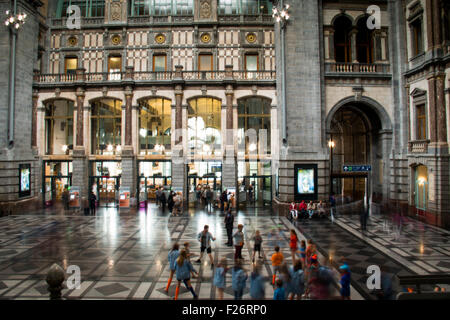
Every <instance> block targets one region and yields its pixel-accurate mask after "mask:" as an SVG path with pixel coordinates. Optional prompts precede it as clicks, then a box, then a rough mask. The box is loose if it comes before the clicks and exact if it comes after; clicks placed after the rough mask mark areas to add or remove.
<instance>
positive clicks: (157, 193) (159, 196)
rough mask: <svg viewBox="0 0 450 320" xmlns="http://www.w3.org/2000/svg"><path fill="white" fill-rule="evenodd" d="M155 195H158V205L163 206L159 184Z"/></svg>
mask: <svg viewBox="0 0 450 320" xmlns="http://www.w3.org/2000/svg"><path fill="white" fill-rule="evenodd" d="M155 197H156V205H157V206H158V207H161V202H160V198H161V188H160V187H159V186H157V187H156V192H155Z"/></svg>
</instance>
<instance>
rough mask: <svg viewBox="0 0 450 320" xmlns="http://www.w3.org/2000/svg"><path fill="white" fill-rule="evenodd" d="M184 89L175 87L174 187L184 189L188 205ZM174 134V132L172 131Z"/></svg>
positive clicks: (177, 189) (184, 200)
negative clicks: (184, 136) (184, 146)
mask: <svg viewBox="0 0 450 320" xmlns="http://www.w3.org/2000/svg"><path fill="white" fill-rule="evenodd" d="M182 103H183V89H182V87H181V85H177V86H176V87H175V131H174V134H175V144H174V145H173V147H172V188H174V189H175V190H176V191H180V190H182V191H183V204H184V206H185V207H186V206H187V196H188V193H187V192H188V190H187V188H186V184H187V183H186V180H187V170H186V164H185V161H184V159H185V157H186V156H187V155H186V154H185V153H184V148H183V145H184V142H185V141H184V140H187V139H186V138H187V137H186V138H185V139H183V134H184V133H186V132H185V131H183V106H182ZM172 134H173V133H172Z"/></svg>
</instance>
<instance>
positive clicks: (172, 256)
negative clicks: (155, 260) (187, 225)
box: [165, 243, 180, 292]
mask: <svg viewBox="0 0 450 320" xmlns="http://www.w3.org/2000/svg"><path fill="white" fill-rule="evenodd" d="M179 249H180V246H179V245H178V243H175V244H174V245H173V247H172V250H170V251H169V254H168V256H167V260H168V262H169V269H170V276H169V280H168V281H167V286H166V289H165V291H166V292H169V288H170V284H171V282H172V278H173V275H174V273H175V264H176V263H177V259H178V256H179V255H180V251H179Z"/></svg>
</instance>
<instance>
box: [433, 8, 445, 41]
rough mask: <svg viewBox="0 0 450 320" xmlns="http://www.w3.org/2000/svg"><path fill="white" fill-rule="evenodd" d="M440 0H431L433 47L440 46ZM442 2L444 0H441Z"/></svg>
mask: <svg viewBox="0 0 450 320" xmlns="http://www.w3.org/2000/svg"><path fill="white" fill-rule="evenodd" d="M440 2H441V0H433V36H434V38H433V42H434V47H438V48H439V47H441V46H442V27H441V25H442V19H441V4H440ZM442 2H444V1H442Z"/></svg>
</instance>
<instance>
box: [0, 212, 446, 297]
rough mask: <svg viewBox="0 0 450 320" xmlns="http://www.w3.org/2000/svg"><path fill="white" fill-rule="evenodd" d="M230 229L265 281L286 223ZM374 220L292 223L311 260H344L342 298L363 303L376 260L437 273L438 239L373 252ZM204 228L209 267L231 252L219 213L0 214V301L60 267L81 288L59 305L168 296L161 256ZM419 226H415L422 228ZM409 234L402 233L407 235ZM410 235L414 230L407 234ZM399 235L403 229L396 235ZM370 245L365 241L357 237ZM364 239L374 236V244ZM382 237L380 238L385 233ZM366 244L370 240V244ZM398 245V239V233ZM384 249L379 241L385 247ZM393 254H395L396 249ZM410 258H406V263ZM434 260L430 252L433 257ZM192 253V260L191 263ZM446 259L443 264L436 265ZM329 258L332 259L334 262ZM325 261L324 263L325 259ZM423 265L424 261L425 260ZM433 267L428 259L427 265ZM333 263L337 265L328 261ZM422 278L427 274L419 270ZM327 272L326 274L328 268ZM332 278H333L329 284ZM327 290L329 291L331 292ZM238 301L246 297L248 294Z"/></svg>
mask: <svg viewBox="0 0 450 320" xmlns="http://www.w3.org/2000/svg"><path fill="white" fill-rule="evenodd" d="M236 220H237V221H236V223H235V225H237V224H238V223H242V224H244V226H245V228H244V232H245V236H246V238H247V239H248V238H251V237H252V236H253V234H254V232H255V230H256V229H259V230H261V233H262V234H263V238H264V240H265V241H264V242H263V254H264V257H265V259H264V268H263V274H264V275H265V276H266V277H267V279H271V276H272V273H271V268H270V261H269V259H270V255H271V254H272V251H273V247H274V246H275V245H279V246H280V247H281V248H282V251H283V253H284V255H285V257H286V260H287V262H288V263H291V258H290V252H289V229H290V228H292V227H294V226H293V225H292V224H291V223H290V222H289V221H288V220H287V219H286V218H284V217H278V216H276V215H273V214H272V213H271V212H270V211H267V210H248V211H247V212H240V213H239V214H238V216H237V219H236ZM382 223H384V222H383V221H377V220H376V219H375V218H373V219H371V222H370V224H369V230H371V229H372V231H370V232H373V235H371V236H370V237H369V236H368V235H365V236H362V235H361V232H360V231H359V230H358V229H357V226H356V222H355V221H354V219H353V218H352V217H351V216H349V217H339V219H337V220H336V221H335V222H334V223H332V222H331V221H328V220H311V221H309V220H308V221H300V222H298V223H296V224H295V227H296V228H297V230H298V231H299V235H300V238H313V239H314V240H316V242H317V244H318V248H319V253H320V254H319V257H321V258H322V259H329V258H330V255H331V256H334V257H338V256H340V255H342V256H345V257H346V258H347V262H348V263H349V264H350V267H351V269H352V272H353V278H354V288H353V290H352V299H370V294H369V293H368V292H367V289H365V288H364V283H365V278H366V277H367V276H366V275H365V268H367V265H369V264H374V263H375V264H383V265H385V266H387V267H388V268H389V271H390V272H392V273H393V274H414V273H420V272H417V270H418V269H417V270H416V269H414V268H411V266H409V265H405V261H407V262H409V263H414V265H415V266H416V267H421V264H420V263H417V261H421V260H423V261H424V262H423V263H426V264H427V266H429V267H430V268H431V267H434V268H435V270H437V271H438V272H445V271H446V269H444V268H445V266H447V265H446V264H445V262H447V261H448V252H447V250H448V242H447V240H448V238H447V236H448V233H446V232H444V231H442V230H440V229H437V228H429V229H427V228H428V227H426V226H425V227H424V228H425V229H426V230H427V233H424V234H423V235H424V236H423V237H422V238H421V239H423V241H422V242H420V243H421V244H423V245H424V246H425V251H424V252H425V253H424V254H414V252H413V254H412V255H411V256H410V257H403V258H404V260H402V259H397V256H393V255H391V254H390V253H389V252H388V253H387V254H386V252H383V250H384V249H383V248H382V247H381V245H383V243H382V242H379V241H380V240H383V241H389V239H388V238H384V239H383V237H382V235H381V232H379V231H377V229H376V228H379V227H380V224H382ZM205 224H208V225H209V226H210V231H211V232H212V233H213V235H214V236H216V237H217V240H216V241H215V243H214V244H213V256H214V261H215V264H217V262H218V261H219V259H220V258H222V257H226V258H228V261H229V263H230V264H231V263H232V261H233V252H234V250H233V248H229V247H227V246H226V245H225V242H226V232H225V228H224V225H223V216H222V215H221V214H220V212H214V213H206V212H205V211H204V210H190V211H189V213H187V214H185V215H183V216H182V217H171V216H170V215H169V214H168V212H161V211H159V210H158V209H157V208H156V207H154V206H151V207H149V208H148V210H140V211H137V212H133V213H130V212H118V211H117V210H116V209H114V208H110V209H102V210H99V212H98V213H97V215H96V216H84V215H81V214H80V213H77V212H66V213H62V212H56V211H53V212H52V211H46V212H42V214H27V215H25V214H24V215H17V216H8V217H2V218H0V299H48V292H47V285H46V282H45V276H46V273H47V271H48V269H49V267H50V266H51V265H52V264H53V263H55V262H56V263H58V264H60V265H61V266H62V267H63V268H64V269H67V267H68V266H70V265H77V266H79V267H80V270H81V288H80V289H72V290H69V289H64V290H63V296H64V297H65V298H67V299H171V298H172V297H173V294H174V291H175V284H174V283H172V286H171V288H170V290H169V294H166V293H165V292H164V290H163V289H164V288H165V285H166V283H167V279H168V276H169V269H168V264H167V252H168V250H169V249H170V247H171V246H172V244H173V243H174V242H178V243H183V242H185V241H189V242H190V243H191V252H192V253H194V254H195V255H198V253H199V243H198V241H196V235H197V233H198V232H199V231H201V230H202V228H203V226H204V225H205ZM422 227H423V226H422ZM407 230H409V229H407ZM409 231H410V232H411V234H410V235H408V234H405V236H404V237H408V236H409V237H411V238H413V237H414V230H409ZM405 232H406V231H405ZM364 237H365V238H370V239H369V240H371V241H378V242H377V243H368V241H367V239H364ZM374 237H379V239H378V238H374ZM386 237H387V236H386ZM372 239H373V240H372ZM399 239H402V237H400V238H399ZM385 245H387V244H385ZM409 245H410V247H408V246H406V244H405V243H403V242H401V241H400V243H399V244H398V246H394V245H393V244H392V243H389V249H390V250H392V251H393V252H395V250H394V249H399V250H402V252H404V254H406V253H407V252H408V251H407V248H410V249H411V251H414V250H413V249H414V248H413V246H414V245H416V243H411V244H409ZM430 251H432V253H433V254H437V252H439V253H440V254H441V256H439V259H442V261H441V260H440V261H441V262H444V264H442V263H439V262H436V263H435V264H432V263H431V262H427V261H428V260H427V259H428V258H429V256H428V255H427V254H428V253H429V252H430ZM251 253H252V243H251V242H250V241H246V246H245V249H244V251H243V256H244V258H245V268H246V269H247V270H250V269H251V268H250V262H251V261H250V260H251ZM397 254H398V256H402V255H401V254H400V252H397ZM411 257H413V258H411ZM436 257H437V256H436ZM196 258H197V256H194V257H193V259H194V260H195V259H196ZM206 258H207V257H205V258H204V259H203V262H202V264H200V265H199V264H195V263H194V266H195V267H196V268H197V270H198V271H199V273H200V277H199V278H198V279H193V281H192V283H193V286H194V289H195V291H196V292H197V294H199V297H200V299H214V298H215V297H216V290H215V288H214V286H213V285H212V274H213V271H212V270H211V268H210V265H209V259H206ZM444 258H447V259H444ZM335 260H337V259H336V258H335ZM335 260H333V261H335ZM425 260H427V261H425ZM433 261H434V260H433ZM335 266H337V265H335ZM422 270H424V272H425V271H426V272H433V271H432V270H431V269H430V270H431V271H430V270H427V269H426V268H425V267H423V266H422ZM335 271H336V270H335ZM337 277H338V274H337V272H336V274H335V278H336V279H337ZM335 293H336V294H337V292H335ZM272 296H273V288H272V286H271V285H270V284H269V283H268V282H267V285H266V297H267V298H271V297H272ZM179 298H180V299H192V296H191V294H190V292H187V290H186V289H185V288H183V287H182V289H181V292H180V296H179ZM225 298H226V299H232V298H233V293H232V290H231V276H230V275H229V276H227V289H226V291H225ZM244 299H249V294H248V290H246V291H245V292H244Z"/></svg>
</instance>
